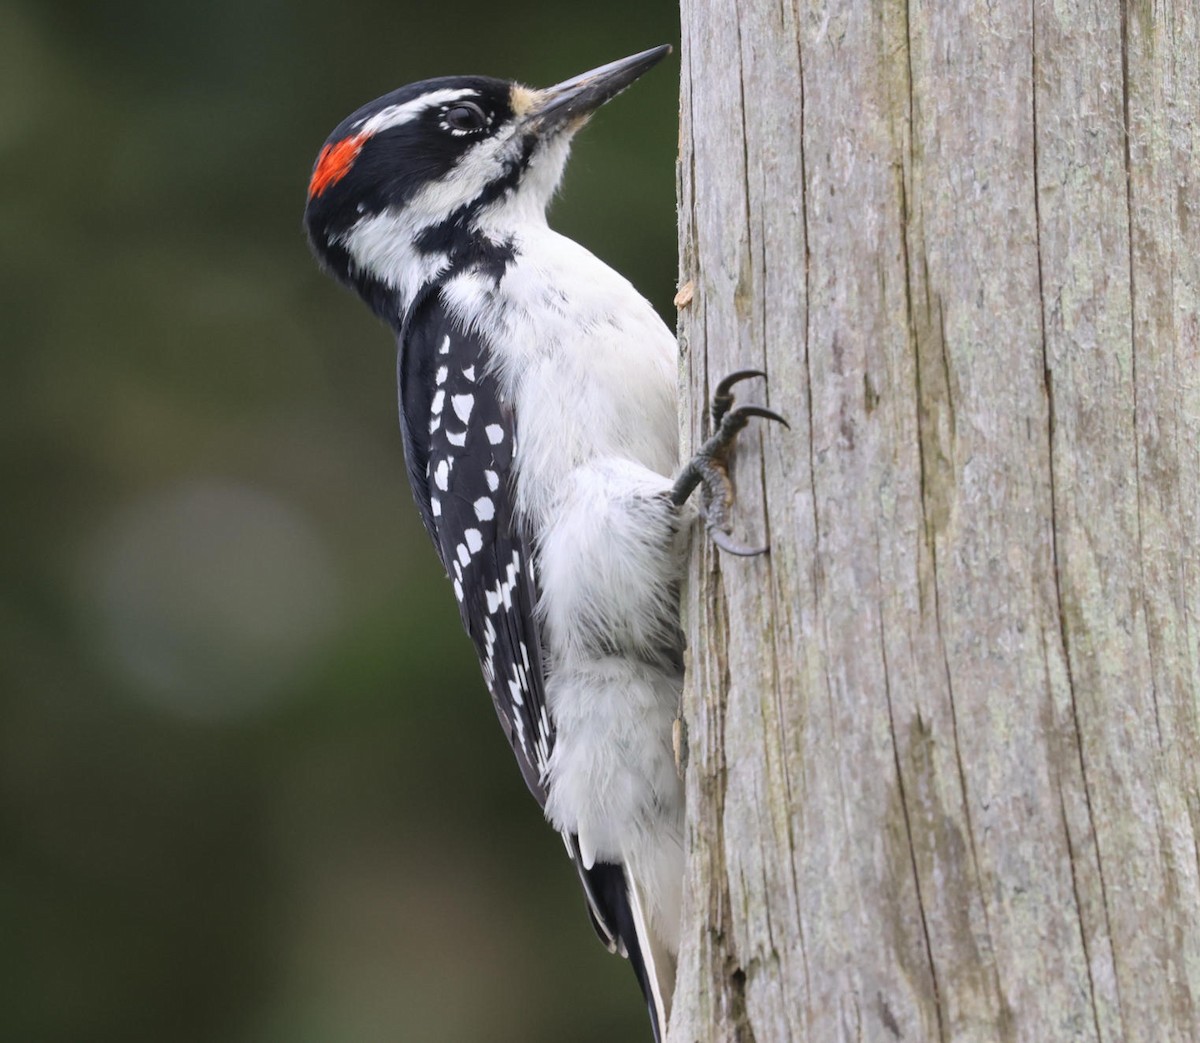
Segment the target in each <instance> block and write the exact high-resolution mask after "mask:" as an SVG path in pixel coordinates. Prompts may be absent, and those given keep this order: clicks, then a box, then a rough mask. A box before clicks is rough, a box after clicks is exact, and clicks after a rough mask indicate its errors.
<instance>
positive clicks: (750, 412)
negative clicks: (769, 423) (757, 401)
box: [736, 406, 792, 431]
mask: <svg viewBox="0 0 1200 1043" xmlns="http://www.w3.org/2000/svg"><path fill="white" fill-rule="evenodd" d="M736 412H737V415H738V416H759V417H762V418H763V419H764V420H775V421H777V422H778V423H780V424H783V426H784V427H786V428H787V429H788V430H789V431H790V430H791V429H792V425H791V424H789V423H788V422H787V421H786V420H784V419H783V417H781V416H780V415H779V414H778V413H776V412H775V411H774V410H773V409H765V408H763V407H762V406H739V407H738V409H737V410H736Z"/></svg>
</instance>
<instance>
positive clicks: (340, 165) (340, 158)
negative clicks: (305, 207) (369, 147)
mask: <svg viewBox="0 0 1200 1043" xmlns="http://www.w3.org/2000/svg"><path fill="white" fill-rule="evenodd" d="M370 136H371V135H370V134H351V135H350V137H348V138H342V140H341V141H335V142H334V143H333V144H332V145H326V146H325V147H324V148H323V149H321V154H320V155H319V156H318V157H317V166H316V169H315V170H313V176H312V180H311V181H310V182H309V183H308V198H309V199H312V198H313V197H315V196H319V195H320V194H321V193H322V192H324V191H325V189H327V188H328V187H329V186H330V185H336V184H337V183H338V182H339V181H341V180H342V178H344V177H345V176H346V175H347V174H348V173H349V172H350V168H351V167H352V166H354V161H355V160H356V159H358V154H359V153H360V152H361V151H362V147H363V145H364V144H365V143H366V140H367V138H369V137H370Z"/></svg>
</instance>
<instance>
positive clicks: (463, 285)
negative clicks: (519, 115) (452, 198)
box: [445, 226, 678, 528]
mask: <svg viewBox="0 0 1200 1043" xmlns="http://www.w3.org/2000/svg"><path fill="white" fill-rule="evenodd" d="M514 246H515V249H516V250H517V259H516V261H515V262H514V263H513V264H512V265H510V267H509V269H508V271H507V272H506V273H505V276H504V278H503V279H502V280H501V282H500V285H499V287H498V288H497V287H494V285H493V284H492V283H491V281H490V280H489V279H487V278H485V277H482V276H478V275H471V274H465V275H462V276H459V277H456V278H454V279H452V280H450V281H449V282H448V284H447V286H446V291H445V296H446V298H447V300H448V302H449V303H450V305H451V307H452V308H453V309H454V310H455V311H456V312H457V314H458V316H459V317H460V319H461V320H462V321H464V322H470V323H472V324H473V325H475V326H476V327H477V328H478V329H479V331H480V332H481V333H482V334H483V335H484V336H485V337H486V338H487V339H488V341H489V342H490V343H491V346H492V349H493V352H494V356H495V363H496V365H497V369H498V373H499V375H500V378H501V384H502V386H503V387H504V388H505V389H506V391H507V393H508V395H509V396H511V400H512V401H513V403H514V405H515V408H516V415H517V429H518V436H517V468H518V470H519V472H520V475H521V482H520V487H519V497H520V500H519V507H520V508H521V510H522V512H523V513H525V514H526V517H529V518H531V519H532V520H534V522H535V525H536V524H537V521H538V520H540V519H542V518H544V517H546V512H548V511H550V510H552V509H553V504H554V501H555V498H556V496H557V495H558V493H559V492H560V491H561V489H562V486H563V483H564V481H565V480H566V477H567V475H568V474H569V473H570V472H571V470H573V469H574V468H575V467H577V466H579V465H580V464H581V463H584V462H586V461H588V460H592V459H595V458H598V457H614V458H618V459H625V460H630V461H633V462H636V463H639V464H642V465H643V466H645V467H648V468H650V469H651V470H653V471H655V472H657V473H659V474H662V475H670V474H671V473H672V472H673V471H674V469H675V468H676V465H677V463H678V427H677V423H678V422H677V411H676V394H677V391H676V389H677V364H676V358H677V351H676V346H675V337H674V335H673V334H672V333H671V331H670V330H669V329H667V327H666V325H665V324H664V323H663V321H662V319H660V318H659V317H658V314H657V313H656V312H655V311H654V309H653V308H652V307H651V305H650V303H649V302H648V301H647V300H646V299H645V298H644V297H643V296H642V295H641V294H640V293H638V292H637V290H636V289H634V287H633V286H632V285H631V284H630V283H629V281H628V280H627V279H625V278H624V277H622V276H621V275H619V274H618V273H617V272H615V271H613V270H612V269H611V268H609V267H608V265H606V264H604V262H602V261H601V260H599V259H598V258H597V257H595V256H594V255H593V254H591V253H590V252H589V251H587V250H585V249H584V248H583V247H582V246H580V245H579V244H578V243H575V242H573V241H572V240H570V239H567V238H565V237H563V236H561V235H558V234H557V233H555V232H553V231H551V230H550V229H549V228H546V227H544V226H543V227H542V228H539V229H536V230H534V231H533V232H531V233H527V234H526V235H524V236H523V237H521V238H520V239H518V240H517V241H516V242H515V244H514ZM537 527H538V528H540V525H539V526H537Z"/></svg>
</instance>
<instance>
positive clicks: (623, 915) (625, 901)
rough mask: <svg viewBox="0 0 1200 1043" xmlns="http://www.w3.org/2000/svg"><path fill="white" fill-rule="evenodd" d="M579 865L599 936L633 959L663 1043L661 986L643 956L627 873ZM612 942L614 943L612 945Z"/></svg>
mask: <svg viewBox="0 0 1200 1043" xmlns="http://www.w3.org/2000/svg"><path fill="white" fill-rule="evenodd" d="M575 864H576V866H578V868H579V875H580V877H581V878H582V880H583V886H584V890H585V891H586V892H587V896H588V912H589V913H590V914H591V917H592V924H593V925H594V926H595V928H596V933H597V934H599V935H600V940H601V941H602V942H604V943H605V944H606V945H609V947H610V948H615V950H616V951H617V952H620V953H621V954H622V955H623V956H627V957H628V958H629V963H630V965H631V966H632V967H633V973H634V974H635V975H636V976H637V980H638V985H639V986H641V989H642V996H643V998H644V999H645V1001H646V1010H647V1012H648V1013H649V1015H650V1028H651V1031H652V1032H653V1033H654V1043H662V1034H663V1029H664V1028H665V1026H663V1025H660V1024H659V1016H658V1010H659V1002H660V1001H658V1000H656V995H657V988H658V986H657V982H656V981H655V980H654V977H653V971H651V970H650V969H649V968H648V967H647V966H646V959H645V958H644V957H643V955H642V946H641V943H640V941H639V940H638V930H637V924H636V922H635V918H634V912H633V903H632V902H631V901H630V894H629V885H628V883H627V882H626V879H625V869H624V867H622V866H618V865H612V864H610V863H608V862H597V863H596V864H595V865H594V866H592V868H591V869H584V867H583V862H582V861H581V860H577V861H576V863H575ZM610 938H611V939H612V942H610V941H609V939H610Z"/></svg>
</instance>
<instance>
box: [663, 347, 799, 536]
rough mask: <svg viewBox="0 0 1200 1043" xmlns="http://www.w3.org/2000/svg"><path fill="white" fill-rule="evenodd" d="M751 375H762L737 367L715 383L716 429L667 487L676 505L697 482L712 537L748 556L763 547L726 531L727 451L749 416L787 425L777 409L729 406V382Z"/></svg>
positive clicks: (730, 499) (729, 499)
mask: <svg viewBox="0 0 1200 1043" xmlns="http://www.w3.org/2000/svg"><path fill="white" fill-rule="evenodd" d="M751 377H766V374H765V373H764V372H763V371H762V370H760V369H739V370H737V371H736V372H734V373H730V374H729V376H727V377H726V378H725V379H724V380H722V381H721V382H720V383H719V384H718V385H717V389H716V391H715V392H714V394H713V397H712V406H711V407H710V412H711V414H712V420H713V426H714V427H715V428H716V430H715V431H714V432H713V434H712V435H711V437H710V438H709V439H708V441H706V442H705V443H704V444H703V445H702V446H701V447H700V449H699V450H698V451H697V452H696V455H695V456H693V457H692V458H691V460H689V461H688V462H687V463H686V464H684V466H683V470H682V471H680V472H679V476H678V477H677V478H676V479H675V484H674V485H673V486H672V487H671V502H672V503H673V504H675V506H676V507H680V506H682V505H683V503H684V502H685V501H686V500H687V498H688V497H689V496H691V495H692V493H693V492H694V491H695V490H696V487H697V486H700V490H701V492H700V496H701V499H702V501H703V504H704V516H705V524H706V525H707V527H708V531H709V534H710V535H711V536H712V541H713V543H715V544H716V545H717V546H718V547H720V548H721V550H723V551H726V552H728V553H729V554H737V555H740V556H742V557H752V556H754V555H756V554H765V553H766V552H767V548H766V547H745V546H743V545H742V544H740V543H737V542H735V541H734V540H733V539H732V538H731V537H730V535H729V529H730V518H729V516H730V514H731V513H732V511H733V505H734V503H735V501H736V495H735V493H734V490H733V483H732V482H731V481H730V480H729V468H728V464H729V452H730V450H731V449H732V448H733V444H734V442H736V441H737V436H738V434H739V432H741V430H742V428H744V427H745V426H746V425H747V424H748V423H749V422H750V419H751V418H752V417H761V418H762V419H764V420H775V421H778V422H779V423H781V424H783V426H784V427H787V426H788V422H787V421H786V420H784V419H783V417H781V416H780V415H779V414H778V413H775V412H772V411H771V410H769V409H764V408H763V407H762V406H740V407H739V408H737V409H734V408H733V385H734V384H736V383H738V382H739V381H742V380H748V379H750V378H751Z"/></svg>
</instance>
